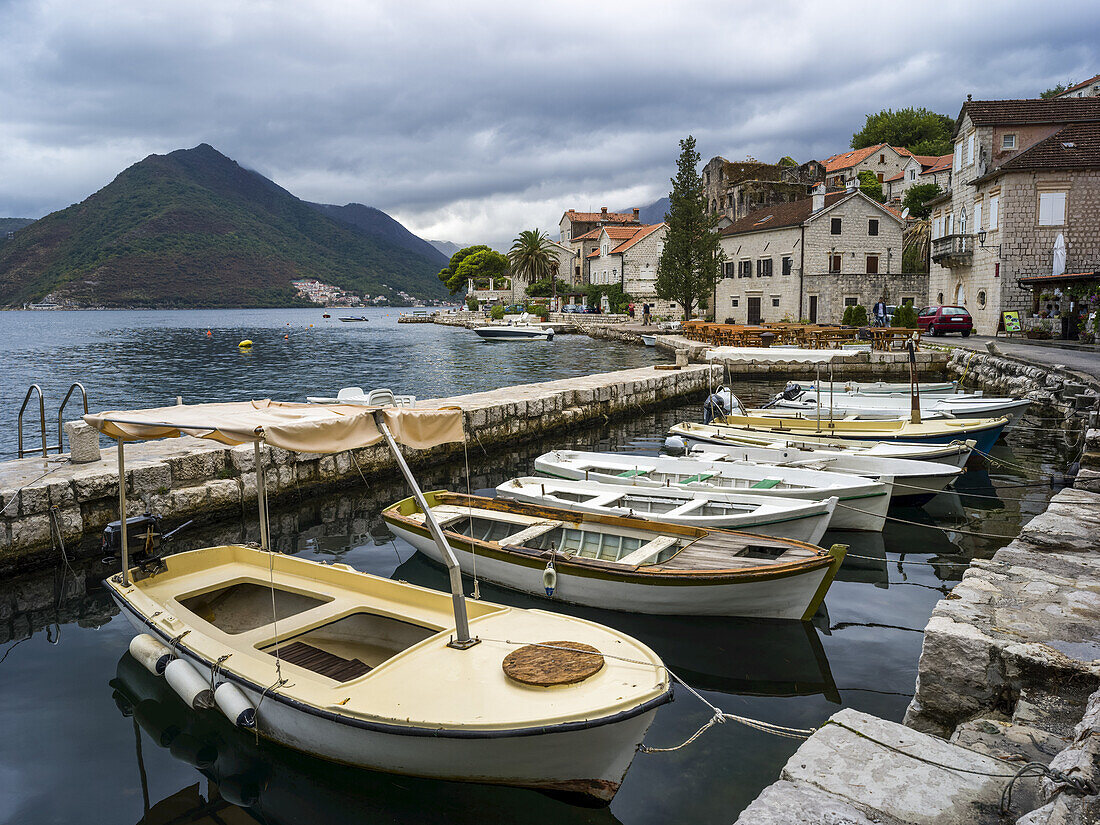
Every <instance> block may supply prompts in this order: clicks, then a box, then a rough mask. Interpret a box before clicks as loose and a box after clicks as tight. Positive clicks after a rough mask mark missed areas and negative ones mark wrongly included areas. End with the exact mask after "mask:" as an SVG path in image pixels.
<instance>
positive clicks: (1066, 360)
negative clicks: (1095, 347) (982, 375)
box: [928, 335, 1100, 380]
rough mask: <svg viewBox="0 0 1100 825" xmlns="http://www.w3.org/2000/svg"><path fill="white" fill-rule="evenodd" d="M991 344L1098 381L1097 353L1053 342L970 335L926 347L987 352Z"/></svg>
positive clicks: (1099, 355) (1099, 358) (1014, 355)
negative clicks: (960, 348)
mask: <svg viewBox="0 0 1100 825" xmlns="http://www.w3.org/2000/svg"><path fill="white" fill-rule="evenodd" d="M990 341H992V342H993V343H994V344H995V345H996V347H997V349H998V350H1000V351H1001V353H1003V354H1004V355H1007V356H1010V357H1012V358H1019V359H1021V360H1024V361H1027V362H1028V363H1030V364H1034V365H1037V366H1046V367H1052V366H1054V365H1056V364H1060V365H1062V366H1064V367H1066V369H1069V370H1072V371H1073V372H1079V373H1081V374H1083V375H1087V376H1089V377H1090V378H1095V379H1097V380H1100V352H1090V351H1087V350H1081V349H1069V348H1068V347H1061V346H1058V345H1057V344H1056V343H1054V342H1049V341H1047V342H1043V343H1042V344H1036V343H1032V342H1030V341H1028V340H1027V339H1026V338H1025V339H1019V338H992V337H989V336H986V335H971V336H970V337H969V338H962V337H961V336H957V335H952V336H944V337H943V338H935V339H929V340H928V343H930V344H933V343H934V344H936V345H943V346H949V347H962V348H963V349H973V350H980V351H982V352H984V351H985V350H986V343H987V342H990Z"/></svg>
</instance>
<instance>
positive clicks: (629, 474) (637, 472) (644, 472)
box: [617, 470, 652, 478]
mask: <svg viewBox="0 0 1100 825" xmlns="http://www.w3.org/2000/svg"><path fill="white" fill-rule="evenodd" d="M651 472H652V470H627V471H626V472H625V473H619V475H618V476H617V478H634V477H635V476H645V475H649V474H650V473H651Z"/></svg>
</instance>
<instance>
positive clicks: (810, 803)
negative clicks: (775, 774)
mask: <svg viewBox="0 0 1100 825" xmlns="http://www.w3.org/2000/svg"><path fill="white" fill-rule="evenodd" d="M734 825H882V820H880V819H877V818H876V819H871V818H870V817H868V816H866V815H865V814H864V813H863V812H862V811H860V810H859V809H858V808H856V807H855V806H854V805H852V804H851V803H849V802H848V801H846V800H845V799H843V798H842V797H839V796H835V795H834V794H830V793H826V792H825V791H822V790H820V789H818V788H814V787H811V786H809V785H805V784H803V783H794V782H788V781H786V780H783V779H781V780H779V781H778V782H776V783H774V784H772V785H769V786H768V787H766V788H765V789H764V790H763V791H762V792H761V794H760V796H758V797H756V799H754V800H753V801H752V803H751V804H750V805H749V806H748V807H747V808H745V810H743V811H742V812H741V815H740V816H739V817H737V821H736V822H735V823H734Z"/></svg>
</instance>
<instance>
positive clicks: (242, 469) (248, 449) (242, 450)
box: [227, 444, 256, 475]
mask: <svg viewBox="0 0 1100 825" xmlns="http://www.w3.org/2000/svg"><path fill="white" fill-rule="evenodd" d="M227 453H228V458H229V463H230V465H231V466H232V467H233V470H234V471H235V472H236V474H237V475H242V474H244V473H252V472H255V471H256V452H255V448H254V447H253V446H252V445H251V444H242V445H241V446H239V447H232V448H231V449H229V450H228V451H227Z"/></svg>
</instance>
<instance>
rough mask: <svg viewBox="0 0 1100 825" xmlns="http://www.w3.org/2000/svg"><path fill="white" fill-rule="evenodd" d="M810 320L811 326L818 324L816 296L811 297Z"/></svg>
mask: <svg viewBox="0 0 1100 825" xmlns="http://www.w3.org/2000/svg"><path fill="white" fill-rule="evenodd" d="M809 318H810V323H811V324H816V323H817V296H816V295H811V296H810V315H809Z"/></svg>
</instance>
